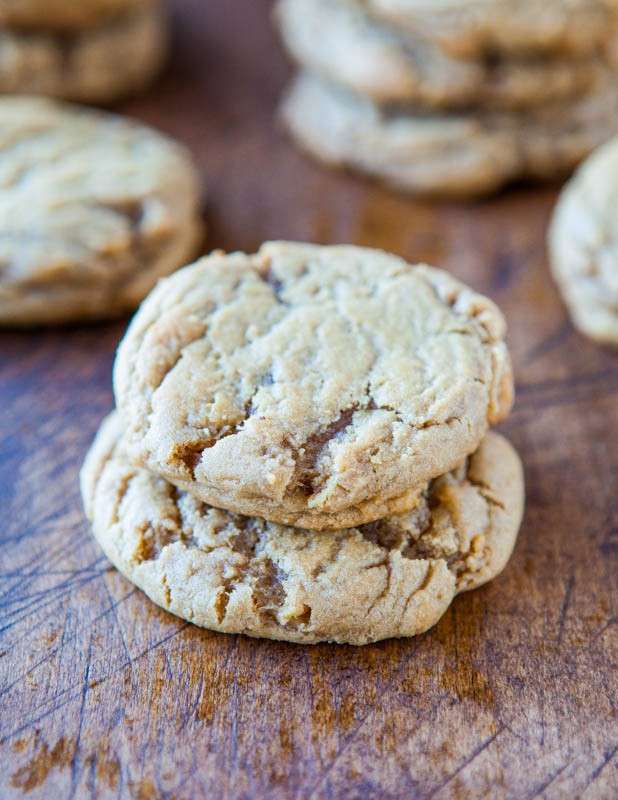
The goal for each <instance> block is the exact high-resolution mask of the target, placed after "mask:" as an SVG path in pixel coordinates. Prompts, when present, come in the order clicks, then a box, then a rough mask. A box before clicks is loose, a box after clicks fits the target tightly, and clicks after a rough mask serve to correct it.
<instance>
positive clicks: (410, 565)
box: [81, 242, 523, 644]
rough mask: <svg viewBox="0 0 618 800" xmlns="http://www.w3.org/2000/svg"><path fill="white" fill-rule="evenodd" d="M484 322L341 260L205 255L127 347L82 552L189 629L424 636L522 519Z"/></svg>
mask: <svg viewBox="0 0 618 800" xmlns="http://www.w3.org/2000/svg"><path fill="white" fill-rule="evenodd" d="M504 336H505V324H504V320H503V318H502V315H501V314H500V312H499V310H498V309H497V308H496V306H495V305H494V304H493V303H492V302H491V301H490V300H488V299H487V298H485V297H483V296H481V295H479V294H476V293H475V292H473V291H471V290H469V289H468V288H467V287H465V286H464V285H463V284H461V283H460V282H458V281H456V280H455V279H453V278H452V277H450V276H449V275H448V274H447V273H445V272H442V271H441V270H437V269H434V268H432V267H428V266H424V265H419V266H411V265H410V264H407V263H406V262H405V261H403V260H402V259H400V258H398V257H395V256H392V255H389V254H387V253H384V252H381V251H376V250H369V249H364V248H359V247H353V246H339V247H337V246H332V247H320V246H316V245H303V244H294V243H285V242H278V243H277V242H275V243H269V244H266V245H264V246H263V247H262V248H261V249H260V250H259V252H258V253H257V254H255V255H245V254H243V253H233V254H230V255H225V254H224V253H221V252H216V253H213V254H212V255H211V256H210V257H208V258H205V259H202V260H200V261H198V262H197V263H196V264H194V265H192V266H189V267H187V268H185V269H183V270H180V271H179V272H177V273H175V274H174V275H172V276H170V277H169V278H167V279H165V280H163V281H161V282H160V283H159V284H158V286H157V287H156V288H155V289H154V290H153V292H152V293H151V294H150V295H149V297H148V298H147V299H146V300H145V301H144V303H143V304H142V306H141V308H140V309H139V311H138V312H137V314H136V316H135V317H134V319H133V321H132V323H131V325H130V327H129V329H128V332H127V334H126V336H125V338H124V340H123V341H122V343H121V345H120V348H119V351H118V355H117V359H116V364H115V368H114V390H115V396H116V403H117V407H118V410H117V411H115V412H114V413H113V414H112V415H111V416H110V417H109V418H108V419H107V420H106V421H105V422H104V423H103V425H102V427H101V430H100V431H99V434H98V435H97V438H96V440H95V443H94V445H93V446H92V449H91V451H90V453H89V455H88V457H87V459H86V462H85V464H84V467H83V469H82V474H81V481H82V493H83V497H84V503H85V507H86V511H87V514H88V517H89V518H90V519H91V521H92V525H93V530H94V534H95V536H96V538H97V540H98V541H99V543H100V544H101V546H102V548H103V550H104V551H105V553H106V554H107V556H108V557H109V558H110V560H111V561H112V562H113V563H114V564H115V565H116V567H117V568H118V569H119V570H121V571H122V572H123V573H124V574H125V575H126V576H127V577H128V578H129V579H130V580H131V581H133V582H134V583H135V584H136V585H137V586H139V587H140V588H141V589H143V590H144V591H145V592H146V593H147V594H148V595H149V596H150V597H151V598H152V599H153V600H154V601H155V602H156V603H158V604H159V605H161V606H162V607H164V608H166V609H168V610H169V611H171V612H173V613H174V614H177V615H178V616H180V617H183V618H185V619H187V620H190V621H191V622H194V623H196V624H198V625H202V626H204V627H207V628H211V629H214V630H219V631H224V632H228V633H246V634H250V635H253V636H263V637H269V638H273V639H283V640H289V641H296V642H306V643H312V642H318V641H336V642H348V643H352V644H364V643H366V642H370V641H376V640H379V639H383V638H387V637H391V636H412V635H414V634H417V633H420V632H422V631H425V630H427V629H428V628H429V627H431V626H432V625H433V624H435V623H436V622H437V620H438V619H439V618H440V617H441V615H442V614H443V613H444V612H445V610H446V609H447V608H448V606H449V604H450V602H451V601H452V599H453V597H454V596H455V595H456V594H457V593H458V592H461V591H464V590H467V589H472V588H474V587H476V586H479V585H481V584H482V583H485V582H486V581H488V580H490V579H491V578H493V577H494V576H495V575H496V574H497V573H498V572H500V570H501V569H502V568H503V567H504V565H505V564H506V562H507V560H508V558H509V556H510V553H511V551H512V549H513V546H514V543H515V539H516V536H517V531H518V528H519V524H520V520H521V515H522V510H523V478H522V470H521V464H520V461H519V458H518V456H517V454H516V453H515V451H514V450H513V448H512V447H511V446H510V445H509V444H508V442H507V441H506V440H505V439H504V438H503V437H501V436H499V435H497V434H495V433H492V432H489V431H488V428H489V426H490V425H491V424H494V423H496V422H498V421H500V420H501V419H503V418H504V417H505V416H506V415H507V414H508V413H509V411H510V408H511V403H512V392H513V382H512V374H511V367H510V360H509V356H508V352H507V349H506V345H505V343H504Z"/></svg>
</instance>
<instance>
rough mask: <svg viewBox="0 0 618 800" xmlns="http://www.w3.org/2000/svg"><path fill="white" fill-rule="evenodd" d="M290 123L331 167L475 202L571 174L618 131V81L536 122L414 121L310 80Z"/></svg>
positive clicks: (293, 94) (480, 118)
mask: <svg viewBox="0 0 618 800" xmlns="http://www.w3.org/2000/svg"><path fill="white" fill-rule="evenodd" d="M282 118H283V120H284V123H285V124H286V126H287V127H288V129H289V131H290V132H291V134H292V135H293V136H294V138H295V139H296V140H297V141H298V143H299V144H300V145H301V146H302V147H303V148H304V149H305V150H307V151H308V152H309V153H311V154H312V155H314V156H315V157H317V158H318V159H320V160H322V161H324V162H326V163H328V164H332V165H334V166H344V167H350V168H353V169H356V170H358V171H360V172H364V173H367V174H369V175H372V176H374V177H377V178H379V179H381V180H382V181H384V182H385V183H388V184H390V185H392V186H394V187H396V188H399V189H403V190H405V191H409V192H413V193H417V194H424V195H436V196H442V197H464V198H466V197H474V196H477V195H483V194H488V193H489V192H492V191H495V190H496V189H498V188H500V187H502V186H503V185H504V184H506V183H508V182H510V181H513V180H517V179H522V178H540V179H547V178H556V177H558V176H561V175H563V174H564V173H566V172H568V171H569V170H571V169H572V168H573V167H574V166H576V165H577V163H578V162H579V161H580V160H581V159H582V158H584V157H585V156H586V155H588V153H589V152H590V151H591V150H592V149H593V148H594V147H596V146H597V145H598V144H600V143H601V142H603V141H605V139H606V138H607V136H609V135H611V133H612V132H613V131H618V88H617V84H616V82H615V80H613V77H612V76H611V75H610V76H608V77H607V80H606V81H605V82H604V83H603V84H601V85H600V86H599V87H598V88H597V89H595V91H594V92H591V93H589V94H587V95H585V96H583V97H581V98H576V99H574V100H573V101H572V102H570V103H557V104H553V105H548V106H547V107H545V108H540V109H538V110H536V111H535V112H534V113H533V112H532V111H530V112H528V113H526V114H523V113H516V112H510V113H509V112H506V111H503V112H493V113H490V112H480V111H476V112H459V113H457V112H454V113H451V114H449V113H446V112H442V113H428V112H421V111H417V112H416V113H413V112H409V111H408V112H404V111H402V110H401V109H391V108H382V107H380V106H378V105H377V104H376V103H373V102H372V101H371V100H369V99H368V98H363V97H361V96H360V95H356V94H353V93H351V92H349V91H346V90H344V89H343V88H340V87H338V86H336V85H334V84H330V83H328V82H326V81H324V80H322V79H320V78H317V77H314V76H312V75H310V74H308V73H304V74H301V75H300V76H299V77H298V78H297V79H296V80H295V81H294V82H293V84H292V86H291V88H290V90H289V92H288V95H287V97H286V98H285V100H284V102H283V105H282Z"/></svg>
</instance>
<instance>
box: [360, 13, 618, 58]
mask: <svg viewBox="0 0 618 800" xmlns="http://www.w3.org/2000/svg"><path fill="white" fill-rule="evenodd" d="M357 1H358V2H362V3H363V5H364V6H365V8H366V9H367V10H369V11H370V12H371V13H372V14H375V15H376V16H377V17H378V18H379V19H383V20H386V21H388V22H389V23H390V24H393V25H395V26H397V27H400V28H403V29H405V30H408V31H412V32H415V33H417V34H420V35H423V36H425V37H426V38H428V39H429V40H430V41H432V42H434V43H435V44H437V45H438V46H440V47H441V48H442V49H443V50H444V51H445V52H447V53H450V54H451V55H453V56H455V57H459V58H479V57H483V56H490V57H491V56H492V55H494V54H495V53H502V54H504V53H511V54H516V55H530V54H540V53H542V54H549V53H560V54H563V55H585V54H587V55H591V54H594V53H595V52H597V51H598V50H599V48H602V47H603V46H605V45H606V43H607V42H608V41H609V40H610V39H612V38H613V37H615V35H616V24H617V18H618V4H617V3H616V1H615V0H516V2H513V0H437V1H436V0H357Z"/></svg>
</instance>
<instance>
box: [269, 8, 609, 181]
mask: <svg viewBox="0 0 618 800" xmlns="http://www.w3.org/2000/svg"><path fill="white" fill-rule="evenodd" d="M275 18H276V22H277V25H278V28H279V30H280V32H281V36H282V39H283V42H284V44H285V46H286V48H287V50H288V52H289V54H290V55H291V56H292V58H293V59H294V60H295V61H296V62H297V64H298V65H299V67H300V68H301V69H300V74H299V75H298V77H297V78H296V79H295V81H294V82H293V84H292V86H291V88H290V89H289V91H288V93H287V96H286V98H285V99H284V102H283V106H282V114H283V118H284V121H285V123H286V125H287V127H288V128H289V130H290V131H291V133H292V135H293V136H294V137H295V139H296V140H297V141H298V142H299V144H300V145H301V146H302V147H303V148H304V149H306V150H307V151H309V152H310V153H311V154H313V155H314V156H316V157H318V158H319V159H321V160H323V161H325V162H327V163H330V164H333V165H341V166H348V167H351V168H354V169H357V170H359V171H362V172H365V173H368V174H370V175H373V176H375V177H378V178H380V179H382V180H384V181H385V182H387V183H389V184H391V185H394V186H396V187H398V188H401V189H404V190H409V191H412V192H417V193H421V194H436V195H444V196H463V197H466V196H473V195H479V194H483V193H487V192H490V191H492V190H495V189H497V188H499V187H500V186H502V185H503V184H505V183H507V182H509V181H512V180H516V179H520V178H544V179H545V178H552V177H556V176H559V175H562V174H564V173H565V172H568V171H569V170H571V169H572V168H573V167H574V166H575V165H576V164H577V162H578V161H580V160H581V159H582V158H583V157H584V156H585V155H587V154H588V152H589V151H590V150H592V149H593V148H594V147H595V146H597V145H598V144H600V143H601V142H603V141H605V140H606V139H608V138H609V137H610V136H611V135H612V134H613V133H615V132H617V131H618V80H617V78H618V75H617V70H616V57H615V56H616V54H615V50H616V46H615V43H616V41H617V31H618V4H616V3H614V2H611V0H574V2H569V3H565V2H563V0H545V2H542V3H541V2H538V0H525V2H517V3H515V2H506V1H505V0H500V1H499V2H495V1H494V0H492V2H488V0H447V2H441V3H435V2H430V0H279V2H278V4H277V7H276V14H275Z"/></svg>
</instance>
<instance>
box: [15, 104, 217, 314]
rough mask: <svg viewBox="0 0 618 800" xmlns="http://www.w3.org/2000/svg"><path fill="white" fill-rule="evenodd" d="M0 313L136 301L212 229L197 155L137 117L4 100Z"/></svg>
mask: <svg viewBox="0 0 618 800" xmlns="http://www.w3.org/2000/svg"><path fill="white" fill-rule="evenodd" d="M0 155H1V159H0V188H1V191H0V324H1V325H32V324H37V323H57V322H69V321H75V320H86V319H102V318H107V317H112V316H117V315H119V314H123V313H125V312H127V311H129V310H131V309H133V308H134V307H135V306H136V305H137V304H138V303H139V301H140V300H141V299H142V298H143V297H144V295H146V294H147V292H148V291H149V290H150V289H151V288H152V286H153V285H154V284H155V283H156V281H157V279H158V278H159V277H161V276H162V275H167V274H168V273H169V272H172V271H173V270H175V269H177V268H178V267H180V266H182V265H183V264H186V263H187V261H188V260H189V259H190V258H191V257H192V256H194V255H195V252H196V248H197V246H198V244H199V241H200V240H201V222H200V218H199V192H200V187H199V177H198V174H197V172H196V170H195V167H194V166H193V163H192V161H191V158H190V156H189V154H188V153H187V152H186V151H185V150H184V148H182V147H180V146H179V145H177V144H175V143H174V142H172V141H171V140H169V139H167V138H166V137H164V136H162V135H160V134H158V133H156V132H155V131H153V130H151V129H149V128H146V127H144V126H142V125H138V124H137V123H134V122H131V121H129V120H127V119H123V118H121V117H117V116H114V115H111V114H104V113H100V112H96V111H91V110H86V109H81V108H78V107H74V106H69V105H64V104H60V103H56V102H53V101H51V100H44V99H35V98H9V97H5V98H2V99H0Z"/></svg>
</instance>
